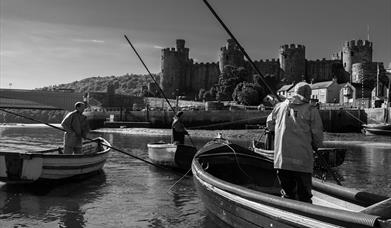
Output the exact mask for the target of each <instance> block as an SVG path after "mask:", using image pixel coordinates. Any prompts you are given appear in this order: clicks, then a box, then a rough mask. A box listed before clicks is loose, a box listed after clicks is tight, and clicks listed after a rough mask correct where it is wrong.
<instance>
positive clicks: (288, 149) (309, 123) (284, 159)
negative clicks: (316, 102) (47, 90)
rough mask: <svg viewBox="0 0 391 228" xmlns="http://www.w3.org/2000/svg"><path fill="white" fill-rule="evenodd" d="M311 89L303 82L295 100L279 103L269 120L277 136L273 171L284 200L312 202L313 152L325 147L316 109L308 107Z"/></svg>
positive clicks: (267, 122) (268, 125) (296, 89)
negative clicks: (274, 170) (275, 172)
mask: <svg viewBox="0 0 391 228" xmlns="http://www.w3.org/2000/svg"><path fill="white" fill-rule="evenodd" d="M311 92H312V91H311V87H310V86H309V85H308V84H307V83H305V82H300V83H298V84H297V85H296V86H295V95H294V96H293V97H292V98H288V99H287V100H285V101H283V102H281V103H278V104H277V105H276V106H275V107H274V109H273V111H272V113H270V115H269V116H268V118H267V121H266V125H267V127H268V129H270V130H271V131H274V132H275V140H274V168H275V169H277V176H278V179H279V181H280V184H281V188H282V191H281V194H282V197H284V198H290V199H298V200H300V201H304V202H312V200H311V198H312V194H311V189H312V181H311V180H312V172H313V166H314V158H313V151H316V150H317V149H318V148H319V147H321V146H322V143H323V125H322V120H321V118H320V115H319V111H318V109H317V108H316V107H314V106H313V105H311V104H310V103H309V101H310V98H311Z"/></svg>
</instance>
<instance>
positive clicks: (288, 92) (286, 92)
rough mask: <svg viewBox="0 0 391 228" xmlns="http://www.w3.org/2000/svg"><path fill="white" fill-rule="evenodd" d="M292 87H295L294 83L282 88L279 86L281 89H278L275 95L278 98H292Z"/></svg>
mask: <svg viewBox="0 0 391 228" xmlns="http://www.w3.org/2000/svg"><path fill="white" fill-rule="evenodd" d="M294 87H295V84H294V83H292V84H289V85H283V86H281V88H279V89H278V90H277V95H279V96H280V97H284V98H290V97H292V95H293V93H294V91H293V89H294Z"/></svg>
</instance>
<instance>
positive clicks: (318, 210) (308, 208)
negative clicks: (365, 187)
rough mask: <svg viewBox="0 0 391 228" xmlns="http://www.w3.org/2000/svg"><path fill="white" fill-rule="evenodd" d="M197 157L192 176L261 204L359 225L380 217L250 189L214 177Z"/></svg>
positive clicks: (370, 224)
mask: <svg viewBox="0 0 391 228" xmlns="http://www.w3.org/2000/svg"><path fill="white" fill-rule="evenodd" d="M225 155H226V154H225ZM230 155H232V153H230ZM236 155H245V156H248V155H246V154H239V153H236ZM198 158H202V155H200V154H199V156H198V157H196V158H194V160H193V163H192V170H193V175H194V176H197V177H199V178H200V179H201V180H202V181H204V182H205V183H208V184H211V185H213V186H214V187H215V188H219V189H222V190H224V191H227V192H230V193H233V194H235V195H238V196H239V197H242V198H246V199H250V200H254V201H256V202H258V203H261V204H267V205H271V206H275V207H277V208H280V209H285V210H293V211H298V212H300V211H301V212H302V213H307V214H308V213H309V212H311V213H309V214H312V215H313V216H320V217H323V218H328V219H335V220H338V221H345V220H343V219H344V218H346V217H347V216H351V217H352V218H357V219H356V220H354V219H353V220H354V221H349V222H353V223H355V224H360V225H366V226H374V225H375V224H376V222H377V221H378V219H380V218H381V217H380V216H375V215H369V214H365V213H362V212H351V211H347V210H341V209H334V208H329V207H325V206H321V205H313V204H309V203H304V202H300V201H296V200H291V199H283V198H281V197H277V196H274V195H272V194H267V193H263V192H259V191H255V190H251V189H248V188H245V187H242V186H239V185H236V184H232V183H230V182H227V181H224V180H222V179H219V178H217V177H214V176H213V175H211V174H209V173H208V172H206V171H204V170H203V168H202V166H201V164H200V163H199V161H198ZM326 212H327V214H329V215H332V216H334V217H331V216H326V215H325V213H326ZM336 212H338V213H336ZM341 215H347V216H342V217H341ZM337 217H341V218H337ZM339 219H341V220H339ZM359 221H360V222H359Z"/></svg>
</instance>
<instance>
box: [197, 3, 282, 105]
mask: <svg viewBox="0 0 391 228" xmlns="http://www.w3.org/2000/svg"><path fill="white" fill-rule="evenodd" d="M203 2H204V3H205V5H206V6H207V7H208V8H209V10H210V11H211V12H212V14H213V15H214V16H215V18H216V19H217V21H218V22H219V23H220V24H221V26H223V28H224V29H225V31H226V32H227V33H228V35H229V36H230V37H231V39H233V40H234V41H235V43H236V45H237V46H238V47H239V49H240V51H241V52H242V53H243V55H244V56H246V58H247V60H248V61H249V62H250V64H251V66H252V68H253V69H254V70H255V71H256V72H257V74H259V76H260V79H261V81H262V83H263V85H264V86H265V87H266V88H267V89H268V90H269V92H270V93H271V94H273V95H274V96H275V97H276V98H277V100H278V101H282V100H281V98H280V97H279V96H278V95H277V93H276V92H275V91H274V90H272V88H271V87H270V86H269V85H268V84H267V82H266V80H265V77H264V76H263V74H262V73H261V71H259V69H258V67H257V66H256V65H255V64H254V62H253V61H252V59H251V58H250V56H249V55H248V54H247V52H246V51H245V50H244V48H243V47H242V45H240V43H239V41H238V40H237V39H236V38H235V36H234V35H233V34H232V33H231V31H230V30H229V29H228V27H227V26H226V25H225V24H224V22H223V21H222V20H221V19H220V17H219V16H218V15H217V13H216V11H215V10H214V9H213V8H212V6H211V5H210V4H209V3H208V1H207V0H203Z"/></svg>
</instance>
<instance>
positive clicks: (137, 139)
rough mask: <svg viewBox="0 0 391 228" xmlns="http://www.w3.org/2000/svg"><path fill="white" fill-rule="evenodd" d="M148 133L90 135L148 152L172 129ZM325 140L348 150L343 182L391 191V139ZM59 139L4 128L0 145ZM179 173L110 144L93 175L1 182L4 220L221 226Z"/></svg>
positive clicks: (72, 225)
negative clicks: (38, 183) (61, 180)
mask: <svg viewBox="0 0 391 228" xmlns="http://www.w3.org/2000/svg"><path fill="white" fill-rule="evenodd" d="M144 132H145V134H120V133H99V134H92V135H90V136H89V137H95V136H103V137H104V138H106V139H108V140H109V141H110V142H111V143H112V145H113V146H114V147H115V148H119V149H121V150H125V151H128V152H131V153H133V154H134V155H136V156H138V157H141V158H143V159H147V147H146V144H147V143H149V142H156V141H159V140H164V141H168V140H169V136H167V135H166V136H161V135H159V134H151V133H150V132H149V130H148V129H146V130H145V131H144ZM153 132H155V131H153ZM327 140H328V142H327V145H328V146H335V147H344V148H348V149H349V150H348V153H347V154H346V159H345V163H344V164H343V165H342V166H340V167H338V169H337V170H338V172H339V173H340V175H341V176H342V177H343V178H344V180H343V181H342V184H343V185H345V186H348V187H354V188H357V189H362V190H367V191H370V192H374V193H379V194H383V195H389V196H391V194H390V190H391V185H390V183H391V172H390V165H391V143H390V138H387V137H383V138H382V137H373V138H368V137H364V136H362V135H359V134H345V135H343V134H335V135H327ZM330 140H332V141H330ZM364 140H365V142H363V141H364ZM193 142H194V143H195V144H196V146H197V147H198V148H199V147H200V146H201V145H203V144H205V142H207V139H205V138H195V137H193ZM61 143H62V133H61V132H59V131H58V130H55V129H51V128H46V127H28V126H24V127H0V151H32V150H37V149H42V148H52V147H53V146H55V147H57V146H61ZM237 143H240V144H242V145H248V144H247V143H248V142H243V141H242V142H239V141H238V142H237ZM181 177H182V176H181V175H178V174H177V173H175V172H171V171H166V170H161V169H158V168H156V167H153V166H150V165H148V164H146V163H145V162H143V161H140V160H136V159H133V158H131V157H129V156H127V155H124V154H121V153H118V152H116V151H112V152H111V154H110V156H109V159H108V161H107V163H106V164H105V167H104V171H103V172H101V173H100V174H98V175H96V176H94V177H92V178H89V179H85V180H79V181H73V182H68V183H63V184H57V185H45V186H31V185H23V186H10V185H5V184H3V183H1V182H0V227H69V228H78V227H203V228H209V227H218V226H221V224H220V223H219V224H216V222H217V221H216V220H215V219H214V218H211V217H210V216H209V215H208V213H207V212H206V210H205V208H204V206H203V204H202V202H201V201H200V199H199V198H198V197H197V193H196V192H195V189H194V185H193V181H192V179H191V178H183V179H181V180H180V181H179V182H178V183H176V182H177V181H178V180H179V179H180V178H181Z"/></svg>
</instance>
